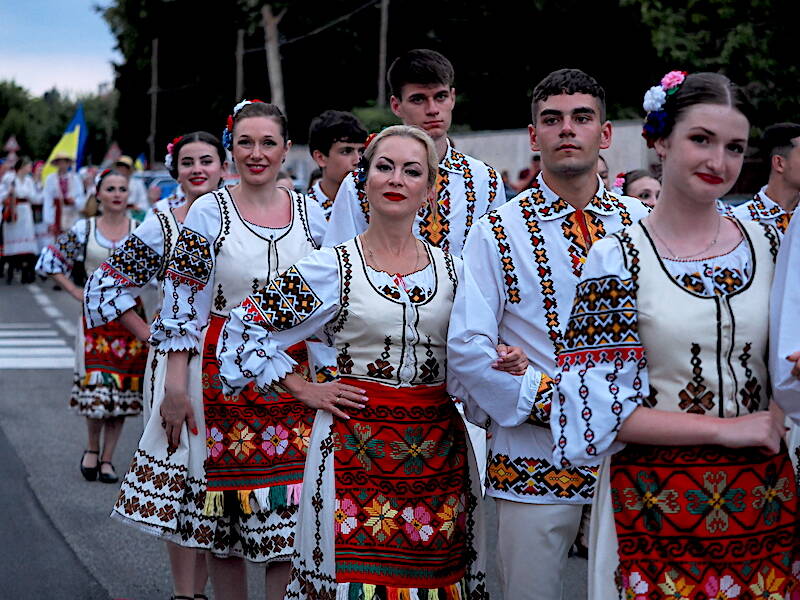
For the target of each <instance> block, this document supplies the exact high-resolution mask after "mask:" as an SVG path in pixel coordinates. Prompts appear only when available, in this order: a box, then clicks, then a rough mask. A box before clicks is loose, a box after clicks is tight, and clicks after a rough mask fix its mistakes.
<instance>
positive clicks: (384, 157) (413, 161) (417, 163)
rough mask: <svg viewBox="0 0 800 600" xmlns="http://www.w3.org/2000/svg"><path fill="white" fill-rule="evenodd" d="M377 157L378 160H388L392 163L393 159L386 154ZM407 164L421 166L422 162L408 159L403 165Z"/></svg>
mask: <svg viewBox="0 0 800 600" xmlns="http://www.w3.org/2000/svg"><path fill="white" fill-rule="evenodd" d="M378 159H379V160H380V159H383V160H385V161H386V162H390V163H392V164H393V165H394V161H393V160H392V159H391V158H389V157H388V156H379V157H378ZM408 165H420V166H422V163H421V162H419V161H418V160H410V161H408V162H406V163H403V166H404V167H407V166H408Z"/></svg>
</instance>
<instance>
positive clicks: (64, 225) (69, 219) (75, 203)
mask: <svg viewBox="0 0 800 600" xmlns="http://www.w3.org/2000/svg"><path fill="white" fill-rule="evenodd" d="M42 198H43V202H42V211H43V222H44V223H45V224H46V225H47V227H48V228H50V227H52V226H54V225H55V226H56V229H57V231H59V232H62V231H66V230H68V229H69V228H70V227H72V225H73V224H74V223H75V221H77V220H78V216H79V214H80V212H81V211H82V210H83V207H84V204H85V203H86V194H85V192H84V189H83V183H82V182H81V178H80V177H79V176H78V174H77V173H74V172H72V171H67V172H66V173H65V174H64V175H63V176H61V175H59V174H58V173H57V172H56V173H51V174H50V175H48V176H47V179H46V180H45V182H44V190H43V192H42ZM49 235H50V237H49V239H48V240H47V243H48V244H50V243H52V240H53V239H54V238H53V236H52V234H49Z"/></svg>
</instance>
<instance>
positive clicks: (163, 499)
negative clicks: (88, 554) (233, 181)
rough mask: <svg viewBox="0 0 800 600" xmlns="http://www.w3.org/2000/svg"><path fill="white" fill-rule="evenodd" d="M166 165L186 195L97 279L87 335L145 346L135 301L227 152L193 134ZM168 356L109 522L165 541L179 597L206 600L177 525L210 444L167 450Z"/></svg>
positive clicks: (202, 569) (150, 389) (151, 377)
mask: <svg viewBox="0 0 800 600" xmlns="http://www.w3.org/2000/svg"><path fill="white" fill-rule="evenodd" d="M164 164H165V165H166V167H167V169H169V172H170V174H171V175H172V176H173V177H174V178H175V179H176V180H177V182H178V184H179V188H180V192H181V194H180V195H178V194H177V193H176V194H175V195H173V196H171V197H169V198H165V199H163V200H160V201H159V202H157V203H156V204H155V205H154V206H153V210H152V212H151V213H150V214H149V215H148V218H146V219H145V221H144V223H142V224H141V225H140V226H139V227H138V228H137V229H136V231H134V232H133V233H132V234H131V236H130V237H129V238H128V239H127V241H126V242H125V244H124V245H123V246H122V247H121V248H119V249H118V250H117V251H116V252H114V254H113V255H112V256H111V257H109V258H108V260H106V261H105V262H104V263H103V264H102V265H100V267H99V268H98V269H97V270H96V271H95V272H94V273H92V275H91V277H90V278H89V281H88V283H87V284H86V290H85V298H84V302H85V311H86V323H87V326H88V328H89V329H92V328H94V327H102V326H103V325H105V324H107V323H111V322H116V321H118V322H119V323H121V324H123V325H125V327H127V328H128V329H130V331H131V332H132V333H133V334H134V335H135V336H136V337H137V339H139V340H140V341H141V342H142V343H146V342H147V339H148V338H149V337H150V326H149V325H148V323H147V322H146V321H145V320H144V319H142V318H141V317H140V316H139V314H138V312H137V311H136V310H135V307H136V306H137V298H138V297H139V295H140V294H141V293H142V292H143V291H144V290H145V289H146V288H148V287H149V286H150V285H152V283H153V281H157V282H159V284H160V283H162V282H163V279H164V272H165V271H166V268H167V265H168V264H169V261H170V259H171V258H172V253H173V251H174V249H175V245H176V243H177V240H178V234H179V233H180V230H181V227H182V226H183V221H184V220H185V219H186V215H187V213H188V211H189V209H190V208H191V206H192V204H193V203H194V201H195V200H196V199H197V198H199V197H200V196H202V195H204V194H207V193H209V192H211V191H213V190H215V189H217V188H218V187H219V186H220V184H221V183H222V175H223V173H224V172H225V167H226V155H225V148H224V147H223V146H222V143H221V142H220V141H219V139H217V138H216V137H215V136H213V135H211V134H210V133H207V132H205V131H196V132H194V133H188V134H186V135H183V136H179V137H176V138H175V139H174V140H172V142H171V143H169V144H168V145H167V156H166V159H165V160H164ZM158 306H159V308H160V306H161V302H159V304H158ZM165 358H166V353H165V352H163V351H159V350H157V349H155V348H152V347H151V348H150V353H149V355H148V360H147V370H146V371H145V385H144V394H143V396H144V413H145V429H144V434H143V435H142V439H141V440H140V442H139V449H138V450H137V451H136V457H135V459H134V464H133V468H132V469H131V470H129V471H128V474H127V475H126V476H125V478H124V480H123V482H122V487H121V493H120V496H119V500H118V502H117V503H116V505H115V506H114V512H113V513H112V516H114V517H115V518H117V519H119V520H121V521H122V522H124V523H127V524H129V525H134V526H135V527H137V528H139V529H142V530H143V531H146V532H148V533H152V534H154V535H156V536H158V537H161V538H162V539H164V540H165V541H166V544H167V552H168V554H169V557H170V566H171V570H172V580H173V594H174V596H173V597H174V598H192V597H194V598H202V597H204V596H203V590H204V588H205V584H206V579H207V570H206V558H205V554H204V553H203V552H197V550H196V549H197V548H199V549H203V548H204V546H203V545H202V544H199V543H198V542H197V541H196V540H195V539H194V538H192V537H186V536H184V535H182V532H181V531H180V530H179V529H178V525H179V515H180V514H181V513H182V512H183V513H185V512H186V510H187V509H186V507H185V506H183V505H181V499H183V498H185V497H186V496H187V495H191V494H192V485H193V483H194V482H196V481H197V480H199V479H202V478H203V470H202V463H203V460H205V452H206V445H205V441H204V440H203V439H202V438H200V437H199V436H190V437H189V438H188V440H186V441H187V442H188V444H187V445H183V446H182V447H181V448H180V449H179V450H178V451H175V452H169V449H168V447H167V442H166V439H165V437H164V430H163V428H162V427H161V415H160V414H159V409H160V408H161V401H162V399H163V397H164V377H165V370H166V360H165ZM197 400H198V402H197V405H196V406H195V409H196V410H198V411H202V401H201V400H200V399H199V398H198V399H197ZM144 464H147V465H148V468H149V471H148V472H149V474H150V477H147V478H145V479H142V478H141V471H142V468H143V467H142V465H144ZM178 474H179V475H180V479H178V477H177V475H178ZM176 482H179V483H178V484H177V485H176Z"/></svg>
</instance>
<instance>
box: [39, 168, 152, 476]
mask: <svg viewBox="0 0 800 600" xmlns="http://www.w3.org/2000/svg"><path fill="white" fill-rule="evenodd" d="M95 188H96V192H95V193H96V196H97V199H98V200H99V202H100V209H101V211H102V214H101V215H100V216H99V217H91V218H89V219H81V220H79V221H77V222H76V223H75V224H74V225H73V226H72V227H71V228H70V229H69V230H68V231H65V232H64V233H62V234H61V235H60V236H59V237H58V239H57V240H56V242H55V244H54V245H51V246H48V247H46V248H45V249H44V250H42V253H41V255H40V256H39V262H38V263H37V265H36V270H37V271H38V272H39V274H42V275H50V276H51V277H52V278H53V279H54V280H55V281H56V283H58V284H59V285H60V286H61V287H62V288H64V289H65V290H67V292H68V293H69V294H70V295H71V296H72V297H73V298H75V299H76V300H77V301H78V302H81V303H83V288H82V285H83V281H84V280H85V278H86V273H87V272H92V271H94V270H95V269H96V268H97V267H98V266H99V265H100V263H102V262H103V261H104V260H105V259H106V258H108V257H109V255H110V254H111V253H112V252H113V251H114V250H115V249H116V248H118V247H119V246H121V245H122V244H124V243H125V240H126V239H127V238H128V236H129V235H130V233H131V231H133V229H134V228H135V226H136V225H137V222H136V221H134V220H133V219H131V218H130V217H128V213H127V210H126V202H127V199H128V180H127V179H126V178H125V177H124V176H123V175H122V174H120V173H117V172H116V171H112V170H110V169H107V170H105V171H103V172H102V173H100V174H99V175H98V176H97V178H96V182H95ZM84 329H85V320H84V319H83V318H82V317H81V318H79V319H78V330H77V333H76V335H75V341H76V349H75V356H76V364H75V375H74V378H73V385H72V393H71V395H70V401H69V404H70V407H71V408H72V409H73V410H75V411H77V412H78V414H79V415H82V416H84V417H86V423H87V427H88V437H89V439H88V444H87V448H86V450H85V451H84V453H83V457H82V458H81V465H80V468H81V473H82V474H83V476H84V477H85V478H86V479H87V480H88V481H95V480H96V479H98V477H99V479H100V481H102V482H103V483H114V482H116V481H117V479H118V478H117V475H116V473H115V472H114V465H113V464H112V463H111V459H112V458H113V455H114V449H115V448H116V446H117V440H119V436H120V433H121V432H122V425H123V422H124V419H125V417H129V416H134V415H138V414H139V413H140V412H141V411H142V376H143V374H144V369H145V359H146V357H147V351H146V348H145V345H144V344H143V343H142V342H141V341H140V340H138V339H136V337H135V336H134V335H133V334H131V332H130V331H128V330H127V329H126V328H125V327H123V326H122V325H120V324H118V323H109V324H107V325H105V326H103V327H100V328H97V329H94V330H92V331H84ZM101 437H102V439H103V447H102V454H101V453H100V450H101V448H100V440H101Z"/></svg>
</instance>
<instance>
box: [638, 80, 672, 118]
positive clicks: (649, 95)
mask: <svg viewBox="0 0 800 600" xmlns="http://www.w3.org/2000/svg"><path fill="white" fill-rule="evenodd" d="M666 99H667V93H666V92H665V91H664V89H663V88H662V87H661V86H660V85H654V86H653V87H651V88H650V89H649V90H647V92H645V94H644V102H642V108H644V109H645V110H646V111H647V112H655V111H657V110H661V109H662V108H664V102H665V101H666Z"/></svg>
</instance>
